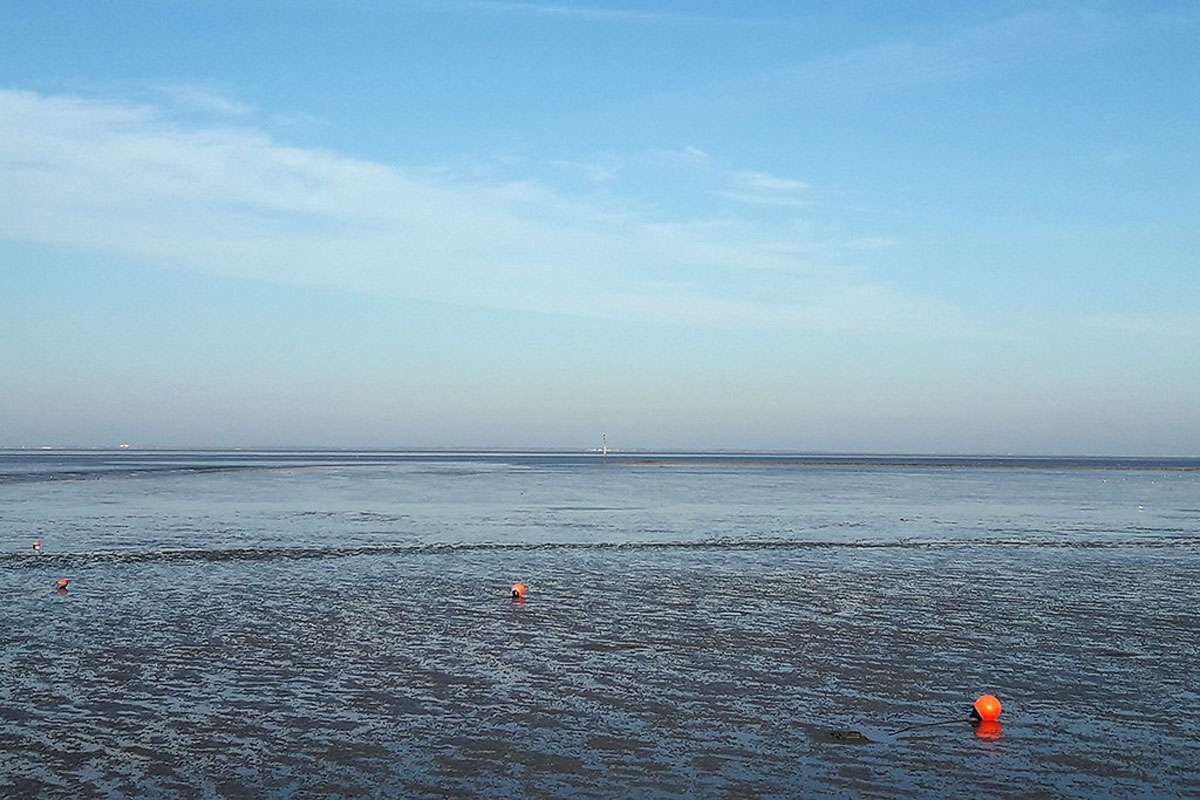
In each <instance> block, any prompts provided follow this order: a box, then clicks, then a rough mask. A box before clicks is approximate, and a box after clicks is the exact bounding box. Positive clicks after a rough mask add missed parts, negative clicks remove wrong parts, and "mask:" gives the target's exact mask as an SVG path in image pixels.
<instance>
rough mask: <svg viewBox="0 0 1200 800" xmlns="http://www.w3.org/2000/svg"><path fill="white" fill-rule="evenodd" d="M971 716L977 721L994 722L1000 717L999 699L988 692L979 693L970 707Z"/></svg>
mask: <svg viewBox="0 0 1200 800" xmlns="http://www.w3.org/2000/svg"><path fill="white" fill-rule="evenodd" d="M971 718H972V719H974V720H975V721H977V722H995V721H996V720H998V719H1000V701H999V700H997V699H996V698H995V697H993V696H992V695H990V694H981V695H979V699H978V700H976V701H975V706H974V707H973V708H972V709H971Z"/></svg>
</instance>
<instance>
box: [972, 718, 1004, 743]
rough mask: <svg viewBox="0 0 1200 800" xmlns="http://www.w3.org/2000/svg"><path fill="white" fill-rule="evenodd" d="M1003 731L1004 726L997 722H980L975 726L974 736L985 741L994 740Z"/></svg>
mask: <svg viewBox="0 0 1200 800" xmlns="http://www.w3.org/2000/svg"><path fill="white" fill-rule="evenodd" d="M1003 733H1004V726H1003V725H1001V724H1000V723H999V722H980V723H978V724H977V725H976V726H975V738H976V739H983V740H984V741H985V742H994V741H996V740H997V739H999V738H1000V737H1001V735H1003Z"/></svg>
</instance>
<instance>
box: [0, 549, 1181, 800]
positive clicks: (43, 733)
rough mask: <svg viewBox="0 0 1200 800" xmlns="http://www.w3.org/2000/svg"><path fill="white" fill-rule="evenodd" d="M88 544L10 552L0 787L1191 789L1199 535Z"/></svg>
mask: <svg viewBox="0 0 1200 800" xmlns="http://www.w3.org/2000/svg"><path fill="white" fill-rule="evenodd" d="M75 567H76V568H75V570H74V572H73V574H72V576H71V577H72V582H71V588H70V591H69V592H68V593H67V594H65V595H55V594H54V593H53V591H52V589H51V583H52V581H53V580H54V579H55V578H57V577H60V576H59V575H58V573H57V572H56V571H54V570H53V568H52V567H48V566H47V567H38V566H37V565H33V566H22V567H20V568H14V567H13V566H12V565H11V564H10V565H8V566H4V567H0V594H2V600H3V602H2V603H0V796H5V797H8V796H12V797H47V798H52V797H64V798H66V797H71V798H76V797H126V796H130V797H132V796H136V797H227V798H234V797H278V798H284V797H316V796H327V795H339V796H347V797H380V798H382V797H421V796H429V797H442V796H482V795H485V794H486V795H491V796H521V795H524V796H531V797H551V796H580V797H585V796H586V797H627V796H635V795H636V796H659V797H698V796H699V797H755V796H764V797H767V796H770V797H793V796H798V795H801V796H837V795H861V796H879V797H892V796H896V795H897V794H915V795H918V796H955V797H961V796H969V795H973V794H974V795H991V796H1012V797H1030V796H1046V797H1051V796H1053V797H1061V796H1074V797H1096V796H1139V795H1141V796H1154V797H1159V796H1179V797H1185V796H1196V795H1197V794H1200V781H1198V779H1197V777H1196V770H1197V767H1198V766H1200V745H1198V744H1197V740H1196V736H1195V730H1196V722H1197V720H1196V715H1195V713H1194V709H1195V708H1196V707H1197V700H1198V699H1200V698H1198V697H1197V694H1196V689H1195V679H1196V670H1195V665H1194V648H1195V641H1196V634H1197V626H1196V617H1195V609H1196V608H1197V607H1198V605H1200V604H1198V601H1200V588H1198V587H1200V557H1198V554H1197V551H1196V550H1195V549H1194V548H1192V547H1184V546H1179V547H1173V548H1152V547H1140V546H1127V547H1125V546H1121V547H1115V546H1114V547H1106V548H1098V549H1070V548H1044V547H1043V548H1038V547H1019V546H1012V547H1000V548H985V547H976V546H972V545H961V546H959V547H952V546H947V547H942V548H935V549H895V548H893V549H871V548H852V547H844V548H834V547H830V548H816V549H790V550H789V549H767V550H741V549H736V548H732V549H731V548H727V547H722V546H711V547H706V546H697V547H690V548H686V549H658V550H650V551H645V550H638V549H633V550H621V549H602V550H592V549H558V550H537V549H533V550H514V551H507V550H503V549H494V550H483V551H470V550H468V551H463V552H437V551H423V552H412V553H404V552H383V553H366V554H360V555H354V556H350V557H345V558H338V559H322V558H306V559H298V560H295V559H286V558H281V559H258V560H237V559H234V560H227V561H221V560H215V561H214V560H161V561H147V562H119V561H118V562H113V561H96V562H92V563H79V564H76V565H75ZM517 579H523V580H524V581H525V582H526V583H527V584H528V586H529V597H528V599H527V600H526V601H525V602H524V603H523V604H521V605H515V604H514V603H513V602H512V601H511V600H510V599H509V598H508V588H509V585H510V584H511V583H512V582H513V581H514V580H517ZM984 691H987V692H991V693H994V694H996V695H997V696H999V697H1000V698H1001V699H1002V700H1003V701H1004V715H1003V717H1002V720H1001V721H1002V722H1003V732H1002V735H1001V736H1000V738H999V739H996V740H992V741H989V740H986V739H980V738H977V737H976V736H975V735H974V731H973V729H972V728H971V726H970V725H969V724H967V722H966V721H965V720H966V716H967V713H968V711H969V708H970V703H971V702H972V700H973V699H974V698H975V696H976V695H977V694H979V693H981V692H984ZM960 714H961V716H962V718H963V720H964V722H963V723H962V724H961V725H958V724H954V725H949V726H941V727H930V728H925V729H915V730H913V731H910V732H908V733H905V734H899V735H897V734H893V733H891V732H892V731H894V730H895V729H897V728H900V727H902V726H904V725H906V724H912V723H920V722H932V721H937V720H940V719H944V718H947V717H953V716H956V715H960ZM834 730H854V731H859V732H861V733H862V734H863V735H864V736H865V737H867V738H869V739H871V740H872V741H869V742H860V743H854V744H847V743H845V742H839V741H834V740H833V739H832V738H831V736H830V731H834Z"/></svg>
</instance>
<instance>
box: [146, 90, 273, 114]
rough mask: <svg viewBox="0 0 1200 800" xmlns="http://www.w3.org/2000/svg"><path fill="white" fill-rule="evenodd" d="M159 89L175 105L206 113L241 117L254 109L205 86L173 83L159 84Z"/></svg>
mask: <svg viewBox="0 0 1200 800" xmlns="http://www.w3.org/2000/svg"><path fill="white" fill-rule="evenodd" d="M158 91H159V93H160V94H162V95H163V96H164V97H166V98H167V99H168V100H170V101H171V102H172V103H174V104H175V105H178V106H181V107H183V108H186V109H188V110H191V111H199V112H202V113H205V114H217V115H221V116H230V117H240V116H243V115H246V114H250V113H251V112H253V111H254V109H253V108H252V107H251V106H249V105H247V104H246V103H243V102H241V101H240V100H235V99H233V98H232V97H228V96H227V95H224V94H221V93H220V92H217V91H214V90H212V89H210V88H207V87H205V86H197V85H193V84H183V83H173V84H165V85H162V86H159V87H158Z"/></svg>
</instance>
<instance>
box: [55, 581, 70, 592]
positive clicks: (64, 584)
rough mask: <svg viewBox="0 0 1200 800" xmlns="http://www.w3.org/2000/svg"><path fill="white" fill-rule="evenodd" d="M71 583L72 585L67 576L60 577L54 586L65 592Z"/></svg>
mask: <svg viewBox="0 0 1200 800" xmlns="http://www.w3.org/2000/svg"><path fill="white" fill-rule="evenodd" d="M70 585H71V582H70V581H69V580H67V579H66V578H59V579H58V580H56V581H55V582H54V588H55V589H57V590H58V591H60V592H65V591H66V590H67V587H68V586H70Z"/></svg>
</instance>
